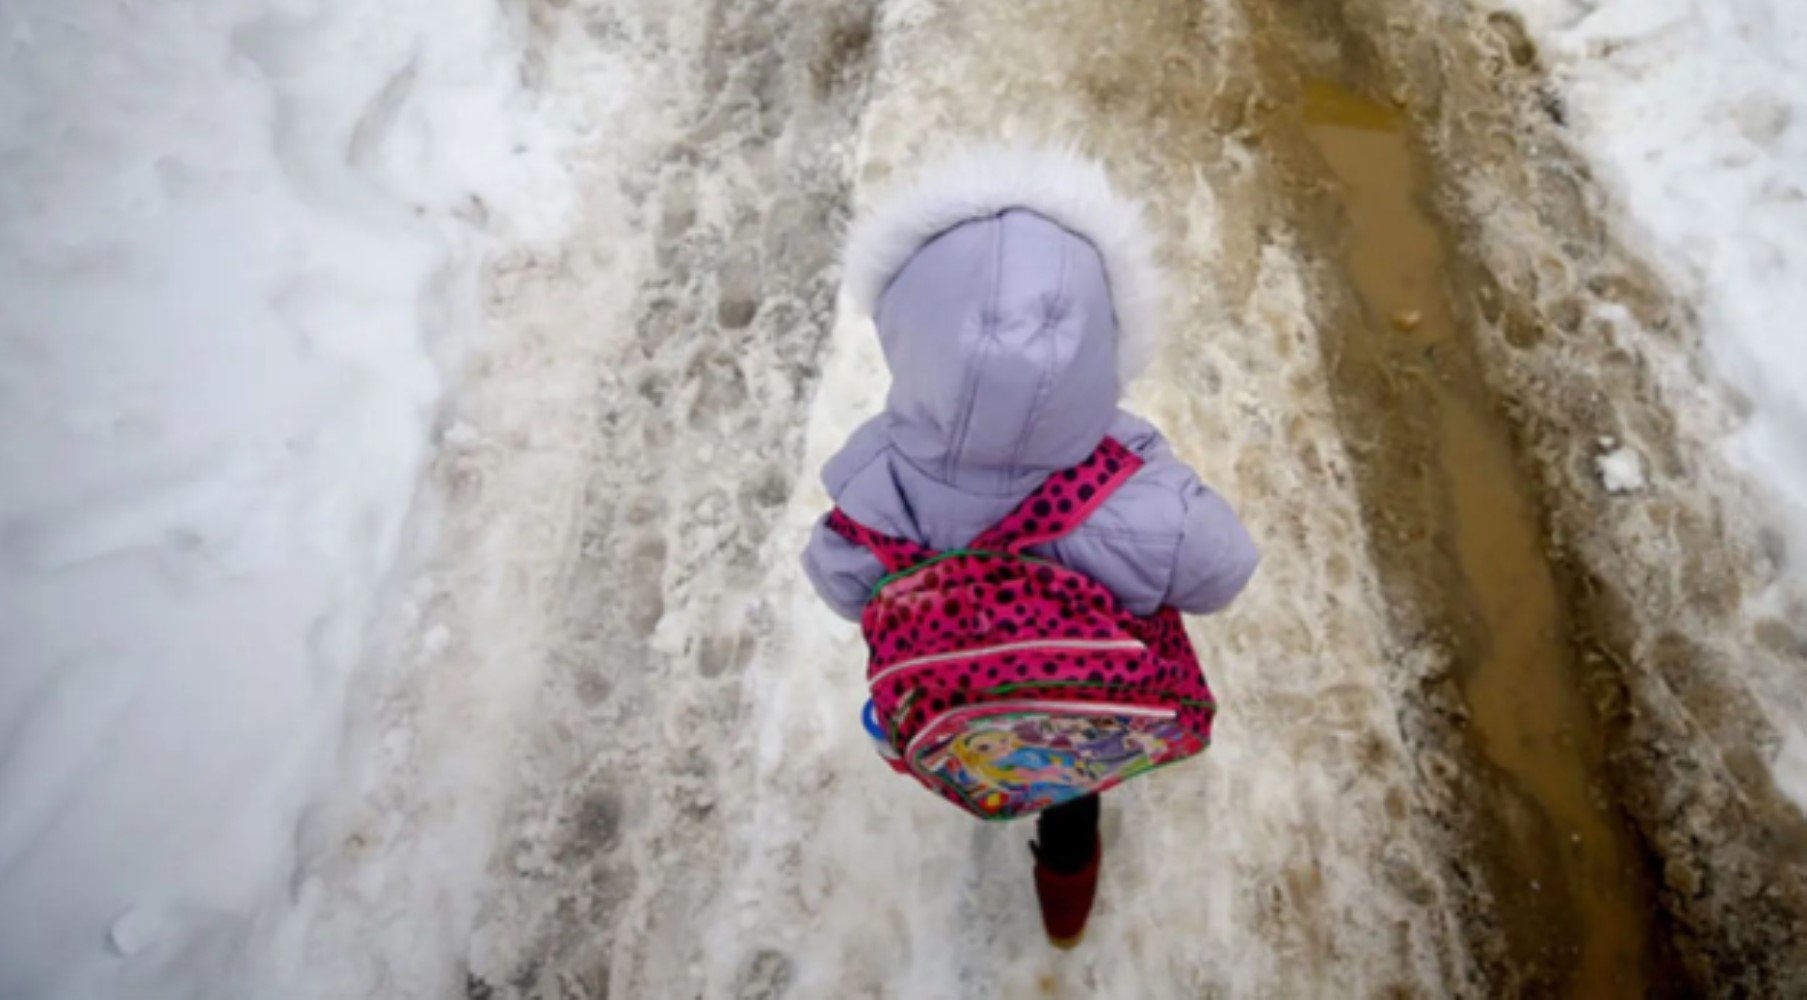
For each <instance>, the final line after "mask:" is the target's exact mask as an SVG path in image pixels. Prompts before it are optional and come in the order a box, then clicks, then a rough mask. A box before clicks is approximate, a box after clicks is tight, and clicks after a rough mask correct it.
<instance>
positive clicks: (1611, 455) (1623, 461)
mask: <svg viewBox="0 0 1807 1000" xmlns="http://www.w3.org/2000/svg"><path fill="white" fill-rule="evenodd" d="M1594 468H1595V469H1596V470H1597V471H1598V472H1599V473H1600V483H1601V485H1603V486H1605V487H1606V492H1608V493H1633V492H1636V491H1637V490H1641V489H1643V488H1644V485H1645V482H1644V460H1643V459H1641V458H1639V457H1638V453H1637V452H1635V451H1633V450H1631V449H1630V448H1619V449H1617V450H1614V451H1609V452H1607V453H1606V454H1604V455H1601V456H1599V457H1597V458H1595V459H1594Z"/></svg>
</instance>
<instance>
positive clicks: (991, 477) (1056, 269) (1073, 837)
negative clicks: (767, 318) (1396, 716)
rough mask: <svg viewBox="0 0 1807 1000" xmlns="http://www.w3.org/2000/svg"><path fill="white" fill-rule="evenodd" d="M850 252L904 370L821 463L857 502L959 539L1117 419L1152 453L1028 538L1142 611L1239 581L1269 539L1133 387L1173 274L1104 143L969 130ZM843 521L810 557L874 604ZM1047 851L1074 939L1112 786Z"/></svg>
mask: <svg viewBox="0 0 1807 1000" xmlns="http://www.w3.org/2000/svg"><path fill="white" fill-rule="evenodd" d="M845 265H846V273H845V276H844V281H845V287H844V291H845V293H846V295H847V296H848V301H849V304H850V305H851V306H852V307H853V308H855V309H858V310H859V311H861V312H862V313H863V314H866V315H870V316H871V317H872V318H873V320H874V322H875V324H876V326H877V330H878V336H879V340H880V343H881V344H882V345H883V348H884V353H885V361H886V363H887V365H888V366H889V368H890V371H891V377H892V383H891V390H890V395H889V397H888V399H887V402H886V406H885V409H884V412H882V413H880V414H879V415H878V416H876V417H874V418H873V419H871V420H869V421H867V422H866V423H865V424H864V425H863V426H861V427H860V428H859V429H858V430H856V431H855V432H854V433H853V436H852V437H851V439H849V440H848V442H847V444H846V445H845V446H844V447H843V448H842V449H841V451H840V452H839V453H838V454H837V455H835V456H834V457H833V458H831V459H829V461H828V464H827V465H826V466H825V467H824V469H823V473H822V475H823V480H824V482H825V483H826V485H827V487H828V491H829V493H830V495H831V496H832V497H833V498H834V501H835V503H836V504H837V505H838V506H839V508H840V509H841V510H842V511H843V512H845V514H846V515H847V516H848V517H850V518H852V519H853V520H854V521H856V522H858V523H859V524H861V525H864V526H866V527H868V528H870V529H872V530H874V531H877V532H879V533H882V534H884V535H889V536H893V537H895V538H900V539H907V540H910V541H913V542H916V543H918V544H920V545H924V546H927V547H928V548H930V549H934V550H940V551H945V550H953V549H958V548H960V547H962V546H965V545H967V544H968V543H970V542H971V541H972V540H973V539H974V537H975V536H977V535H978V534H980V533H981V532H983V531H985V530H986V529H987V528H988V527H990V526H992V525H993V524H994V523H996V522H998V521H999V520H1000V519H1001V518H1004V517H1005V516H1006V515H1007V514H1009V513H1010V512H1011V511H1012V509H1013V508H1015V507H1016V506H1017V504H1018V503H1019V502H1020V501H1022V500H1023V499H1024V498H1025V497H1026V496H1027V495H1028V494H1029V493H1031V492H1032V491H1034V490H1035V489H1036V487H1037V486H1038V485H1039V484H1040V483H1041V482H1042V481H1043V480H1044V479H1046V478H1047V477H1048V476H1049V475H1051V474H1053V473H1056V472H1059V471H1061V470H1064V469H1068V468H1070V467H1072V466H1074V465H1076V464H1078V463H1080V462H1082V461H1084V460H1085V459H1086V458H1087V457H1088V456H1089V455H1090V454H1091V453H1092V452H1093V450H1094V449H1095V448H1097V447H1098V446H1099V445H1100V443H1101V442H1102V441H1103V440H1104V439H1105V438H1106V437H1107V436H1108V437H1111V438H1115V439H1116V440H1117V441H1118V442H1121V443H1122V444H1123V445H1126V446H1127V447H1128V448H1129V449H1130V450H1131V451H1133V452H1135V453H1136V454H1137V455H1139V456H1140V457H1141V458H1142V459H1143V460H1144V462H1145V464H1144V465H1143V466H1142V467H1141V468H1140V470H1139V471H1137V472H1136V473H1135V474H1134V475H1133V477H1131V478H1130V479H1128V480H1127V481H1126V482H1124V483H1123V485H1122V486H1121V487H1120V488H1118V489H1117V490H1116V491H1115V492H1114V493H1112V494H1110V496H1109V498H1108V499H1107V500H1106V501H1105V502H1104V503H1103V504H1102V505H1101V506H1099V507H1098V508H1097V509H1096V510H1095V511H1094V512H1093V513H1092V514H1091V515H1090V516H1089V517H1088V518H1086V520H1085V521H1084V522H1083V523H1081V524H1080V526H1079V527H1078V528H1077V529H1076V530H1074V531H1072V533H1070V534H1068V535H1066V536H1065V537H1062V538H1059V539H1057V540H1055V541H1053V542H1052V543H1049V544H1046V545H1040V546H1035V547H1032V548H1030V549H1029V550H1028V552H1029V553H1030V554H1031V555H1035V556H1038V557H1040V558H1043V559H1047V560H1051V561H1053V562H1057V563H1059V564H1061V565H1063V566H1066V567H1068V568H1070V569H1073V570H1077V571H1079V572H1081V573H1083V574H1085V575H1086V576H1089V577H1091V578H1092V579H1093V580H1096V581H1097V582H1098V583H1100V584H1103V585H1104V586H1105V587H1106V588H1107V589H1108V590H1109V591H1110V592H1111V593H1112V594H1114V595H1115V596H1116V598H1117V600H1118V601H1119V602H1120V603H1121V605H1122V606H1123V608H1124V609H1126V610H1127V611H1129V612H1130V613H1132V614H1135V615H1138V616H1145V615H1150V614H1152V613H1154V612H1155V611H1156V610H1157V609H1158V608H1161V607H1163V606H1171V607H1174V608H1177V609H1179V610H1181V611H1187V612H1191V613H1194V614H1204V613H1206V612H1210V611H1215V610H1217V609H1219V608H1221V607H1223V606H1224V605H1225V604H1227V603H1229V601H1230V599H1231V598H1233V597H1235V596H1236V594H1237V593H1238V592H1239V591H1241V590H1242V588H1243V586H1244V585H1245V584H1246V583H1247V582H1248V580H1249V577H1250V575H1251V574H1253V572H1254V570H1255V564H1256V561H1257V556H1256V553H1255V547H1254V544H1253V543H1252V542H1251V541H1250V539H1249V536H1248V534H1247V532H1246V531H1244V530H1243V527H1242V525H1241V524H1240V523H1239V522H1238V521H1237V519H1236V515H1235V513H1234V512H1233V511H1231V509H1230V507H1229V505H1228V504H1226V503H1225V502H1224V500H1223V499H1222V498H1221V497H1219V496H1218V495H1217V494H1215V493H1213V492H1211V490H1210V489H1208V488H1206V487H1205V486H1204V485H1203V484H1201V483H1200V482H1199V480H1198V477H1197V475H1196V474H1195V473H1194V472H1193V471H1192V470H1191V469H1189V468H1187V467H1186V466H1185V465H1183V464H1181V463H1180V462H1179V460H1178V459H1176V458H1174V456H1173V454H1172V452H1171V451H1170V450H1169V448H1168V446H1167V443H1166V442H1165V441H1164V440H1163V439H1162V437H1161V434H1160V432H1159V431H1157V430H1155V428H1154V427H1153V426H1152V425H1150V424H1149V423H1148V422H1147V421H1144V420H1142V419H1140V418H1139V417H1135V416H1132V415H1130V414H1128V413H1126V412H1124V411H1122V410H1120V409H1118V407H1117V401H1118V398H1119V396H1120V394H1121V392H1122V388H1123V386H1124V385H1125V384H1127V383H1128V382H1129V381H1130V380H1131V379H1132V378H1133V377H1134V376H1135V375H1137V374H1138V373H1139V371H1140V370H1141V369H1142V368H1143V367H1144V366H1145V365H1146V364H1147V362H1148V361H1149V360H1150V358H1151V357H1152V355H1153V354H1154V348H1155V339H1156V334H1155V330H1154V323H1155V309H1156V299H1157V297H1158V287H1157V286H1158V282H1159V275H1158V274H1157V272H1156V270H1155V266H1154V263H1153V257H1152V252H1151V248H1150V237H1149V235H1148V231H1147V228H1146V226H1145V224H1144V222H1143V220H1142V218H1141V216H1140V213H1139V212H1138V210H1137V209H1136V208H1135V207H1134V206H1133V205H1132V204H1130V203H1128V202H1127V201H1125V200H1123V199H1121V198H1120V197H1118V196H1117V195H1116V194H1115V192H1113V191H1112V190H1111V187H1110V184H1109V182H1108V181H1107V180H1106V179H1105V176H1104V173H1103V171H1102V170H1101V169H1099V168H1098V167H1097V166H1096V165H1095V164H1092V163H1090V162H1089V161H1086V160H1083V159H1080V158H1079V157H1077V156H1076V155H1073V154H1070V153H1064V152H1051V151H1045V150H1000V149H992V148H984V149H977V150H972V151H968V152H966V153H964V154H961V155H959V156H956V157H954V158H952V159H950V160H948V161H946V162H944V163H943V164H941V165H940V166H939V167H937V168H935V169H932V170H930V171H928V172H926V173H925V174H924V175H923V176H922V178H921V179H920V180H918V181H917V182H916V183H915V184H914V185H913V186H911V187H910V188H908V189H907V190H906V191H905V192H903V193H902V194H898V195H894V196H892V197H891V198H889V199H888V200H886V201H883V202H882V203H881V204H880V205H878V206H877V207H876V208H875V209H874V210H873V211H872V212H871V213H870V214H869V215H868V216H866V217H864V218H861V219H859V220H857V222H856V224H855V225H854V227H853V231H852V234H851V236H850V238H849V242H848V248H847V252H846V261H845ZM827 521H828V519H827V518H824V520H823V523H820V524H818V525H817V527H816V529H815V532H814V534H813V536H812V537H811V539H810V541H809V545H808V548H807V550H806V551H805V552H804V557H803V561H804V567H805V569H806V570H807V572H808V574H809V578H810V580H811V582H812V583H813V584H814V585H815V587H816V590H817V591H818V592H819V593H820V594H821V596H822V598H823V599H824V600H825V601H827V602H828V604H829V605H830V606H831V607H833V608H834V609H835V611H837V612H838V613H840V614H841V615H843V616H845V617H847V618H852V619H856V620H857V619H858V618H859V615H860V611H861V609H862V607H863V606H864V605H865V603H866V601H867V598H868V597H869V596H870V595H871V594H872V592H873V588H874V586H875V585H877V584H878V582H879V581H880V580H881V578H883V577H884V576H885V569H884V567H883V566H882V565H881V564H880V562H879V561H878V559H877V558H876V557H875V556H874V555H873V553H872V552H871V551H870V550H868V549H867V548H865V547H863V546H862V545H859V544H856V543H855V542H853V541H850V540H848V539H847V538H846V537H844V536H843V534H841V533H837V532H836V531H834V530H831V529H830V527H829V525H828V523H827ZM1031 850H1032V851H1033V853H1034V856H1035V858H1036V867H1035V879H1036V889H1037V896H1038V898H1039V899H1040V901H1041V904H1042V913H1043V919H1044V923H1045V925H1046V927H1047V930H1048V933H1049V936H1050V938H1052V939H1053V940H1054V941H1055V942H1056V943H1057V944H1070V943H1071V942H1073V941H1076V940H1077V939H1078V937H1079V934H1080V933H1081V932H1082V931H1083V929H1084V925H1085V920H1086V916H1087V914H1088V913H1089V911H1090V909H1091V903H1092V897H1093V895H1094V891H1095V887H1096V883H1097V873H1098V863H1099V857H1100V853H1101V852H1100V846H1099V842H1098V799H1097V797H1096V796H1088V797H1086V798H1082V799H1079V800H1077V801H1074V802H1070V803H1067V804H1064V805H1060V806H1056V807H1054V808H1052V809H1049V810H1047V811H1045V812H1043V813H1042V814H1041V815H1040V817H1039V818H1038V824H1037V842H1036V843H1034V844H1032V845H1031Z"/></svg>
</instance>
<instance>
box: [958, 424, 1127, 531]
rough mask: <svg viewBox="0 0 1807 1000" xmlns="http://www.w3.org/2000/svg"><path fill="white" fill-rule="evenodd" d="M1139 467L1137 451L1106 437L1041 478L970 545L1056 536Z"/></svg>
mask: <svg viewBox="0 0 1807 1000" xmlns="http://www.w3.org/2000/svg"><path fill="white" fill-rule="evenodd" d="M1141 467H1142V456H1140V455H1138V454H1136V453H1135V452H1133V451H1130V450H1129V449H1128V448H1126V447H1124V446H1123V445H1122V444H1121V443H1120V442H1118V441H1117V440H1116V439H1115V438H1108V437H1107V438H1105V439H1104V440H1103V441H1102V442H1101V443H1099V445H1098V447H1097V449H1096V450H1094V451H1093V452H1092V455H1091V457H1090V458H1088V459H1086V460H1085V461H1083V462H1081V463H1079V464H1078V465H1076V466H1074V467H1072V468H1071V469H1067V470H1066V471H1064V472H1056V473H1055V474H1053V475H1051V476H1049V477H1048V478H1047V479H1046V480H1043V482H1042V484H1041V485H1040V486H1038V487H1036V490H1035V492H1033V493H1031V494H1029V495H1028V496H1027V497H1024V498H1023V502H1022V503H1020V504H1017V506H1016V509H1015V510H1013V511H1011V512H1010V513H1009V514H1007V515H1005V517H1004V519H1003V520H1002V521H999V522H998V523H997V524H995V525H993V526H992V527H991V528H989V529H987V530H986V531H985V533H984V534H981V535H980V536H979V537H978V538H975V539H973V542H972V545H971V546H970V547H971V548H975V549H979V550H982V551H987V552H1012V553H1014V552H1021V551H1023V550H1024V549H1026V548H1028V547H1029V546H1031V545H1040V544H1042V543H1044V542H1051V541H1053V540H1055V539H1056V538H1060V537H1061V536H1063V535H1066V534H1068V533H1069V532H1071V531H1072V530H1073V529H1074V528H1077V527H1079V525H1080V523H1081V522H1083V521H1084V520H1085V519H1086V518H1087V517H1089V516H1091V514H1092V512H1093V511H1095V510H1097V509H1098V507H1099V506H1100V505H1101V504H1103V503H1104V501H1105V500H1106V499H1108V498H1109V497H1110V495H1111V494H1112V493H1113V492H1115V491H1116V489H1117V487H1119V486H1122V485H1123V484H1124V483H1125V482H1127V481H1128V480H1129V477H1130V476H1133V475H1135V474H1136V470H1138V469H1140V468H1141Z"/></svg>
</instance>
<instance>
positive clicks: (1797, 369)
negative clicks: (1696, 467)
mask: <svg viewBox="0 0 1807 1000" xmlns="http://www.w3.org/2000/svg"><path fill="white" fill-rule="evenodd" d="M1503 6H1506V7H1509V8H1513V9H1517V10H1519V11H1521V12H1523V14H1524V15H1525V19H1526V22H1527V25H1528V26H1529V27H1530V28H1531V29H1532V31H1533V32H1534V33H1535V34H1536V35H1537V36H1538V38H1539V40H1540V41H1541V42H1542V44H1543V49H1544V52H1545V54H1546V57H1547V58H1548V59H1549V61H1550V63H1551V64H1552V66H1551V68H1552V72H1553V76H1554V78H1555V80H1556V82H1557V83H1558V84H1559V85H1560V87H1561V88H1562V91H1563V93H1564V95H1565V97H1566V98H1567V100H1568V102H1569V107H1570V110H1571V112H1572V114H1571V126H1572V128H1573V130H1574V132H1575V134H1576V135H1577V137H1578V140H1579V144H1580V146H1581V148H1582V149H1583V151H1584V152H1585V153H1586V154H1587V155H1588V156H1589V158H1590V159H1591V160H1592V161H1593V163H1594V165H1595V166H1596V167H1597V173H1598V176H1599V178H1600V180H1601V182H1602V186H1603V188H1604V189H1605V190H1606V191H1607V192H1608V193H1609V194H1611V195H1613V196H1614V197H1616V198H1617V199H1618V201H1619V202H1620V204H1621V207H1622V210H1623V212H1624V215H1625V217H1626V218H1627V219H1628V220H1629V222H1630V225H1631V226H1632V227H1633V229H1634V231H1635V232H1638V233H1639V234H1640V235H1641V236H1642V237H1643V238H1642V239H1641V240H1640V241H1639V242H1640V248H1641V249H1642V250H1644V251H1645V252H1646V253H1648V254H1649V255H1650V256H1651V258H1652V260H1653V262H1654V263H1656V264H1658V265H1659V266H1661V267H1662V268H1663V269H1664V271H1665V273H1666V275H1667V277H1668V278H1669V279H1670V280H1671V281H1673V282H1674V283H1675V285H1676V286H1677V288H1678V289H1679V290H1680V291H1681V293H1682V297H1683V298H1685V299H1687V300H1689V301H1691V302H1693V303H1694V304H1695V306H1696V308H1697V309H1698V311H1699V315H1700V321H1701V327H1702V329H1703V330H1704V332H1705V335H1706V339H1707V346H1708V348H1709V350H1710V352H1711V355H1712V357H1713V359H1714V360H1715V361H1716V362H1717V365H1718V368H1719V371H1720V373H1721V374H1722V375H1723V376H1724V377H1725V378H1726V379H1728V380H1729V381H1730V382H1731V383H1732V385H1734V386H1736V387H1737V388H1738V389H1739V390H1740V391H1742V392H1743V393H1744V394H1745V395H1747V396H1748V397H1749V399H1750V402H1751V405H1752V412H1751V416H1750V419H1749V421H1748V422H1747V423H1746V424H1745V426H1744V427H1743V428H1742V429H1741V430H1740V431H1739V432H1738V433H1737V434H1736V435H1735V436H1734V437H1733V438H1732V439H1731V440H1730V441H1728V442H1727V446H1728V447H1729V448H1730V449H1731V452H1732V454H1733V455H1734V456H1735V458H1736V459H1737V460H1738V461H1739V463H1740V464H1741V465H1742V466H1743V467H1744V468H1745V469H1747V470H1749V471H1751V472H1752V473H1754V474H1755V475H1756V476H1758V477H1759V478H1761V479H1762V480H1763V481H1764V482H1765V483H1767V484H1768V485H1769V486H1770V487H1771V488H1772V489H1773V491H1774V495H1775V498H1776V501H1777V502H1778V504H1779V506H1780V508H1781V511H1782V516H1783V517H1784V518H1785V521H1786V523H1787V525H1788V534H1789V538H1790V546H1789V548H1790V550H1791V553H1792V555H1791V558H1790V563H1791V565H1792V567H1793V569H1794V571H1795V573H1796V574H1797V575H1799V576H1800V577H1802V578H1807V338H1804V337H1802V336H1801V334H1800V322H1801V318H1802V317H1803V316H1807V8H1803V7H1802V6H1801V5H1800V4H1799V3H1796V2H1794V0H1714V2H1707V0H1508V2H1507V3H1505V4H1504V5H1503Z"/></svg>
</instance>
